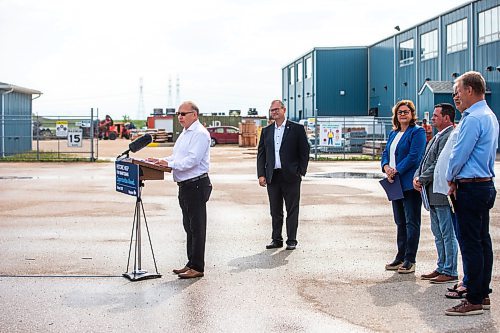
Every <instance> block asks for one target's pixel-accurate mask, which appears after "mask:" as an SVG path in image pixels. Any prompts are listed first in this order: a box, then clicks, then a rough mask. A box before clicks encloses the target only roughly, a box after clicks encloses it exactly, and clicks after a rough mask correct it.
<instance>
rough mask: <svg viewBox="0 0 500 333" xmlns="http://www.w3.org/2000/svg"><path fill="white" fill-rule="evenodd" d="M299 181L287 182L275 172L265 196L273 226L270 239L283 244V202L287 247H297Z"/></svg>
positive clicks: (278, 171)
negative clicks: (267, 199) (266, 196)
mask: <svg viewBox="0 0 500 333" xmlns="http://www.w3.org/2000/svg"><path fill="white" fill-rule="evenodd" d="M300 183H301V181H300V180H299V181H294V182H287V180H286V179H285V177H283V174H282V172H281V171H280V170H275V171H274V173H273V178H272V181H271V183H270V184H267V195H268V196H269V205H270V207H271V218H272V224H273V233H272V239H273V240H274V241H278V242H283V237H282V235H281V232H282V229H283V200H284V201H285V207H286V235H287V241H286V243H287V244H288V245H297V227H298V225H299V202H300Z"/></svg>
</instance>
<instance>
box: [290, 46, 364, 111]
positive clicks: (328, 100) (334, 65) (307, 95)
mask: <svg viewBox="0 0 500 333" xmlns="http://www.w3.org/2000/svg"><path fill="white" fill-rule="evenodd" d="M367 55H368V48H367V47H349V48H342V47H339V48H314V49H313V50H311V51H310V52H308V53H306V54H305V55H304V56H302V57H300V58H298V59H296V60H295V61H293V62H292V63H291V64H289V65H287V66H285V67H284V68H283V69H282V78H283V82H282V87H283V102H284V103H285V105H286V107H287V112H288V117H289V118H290V119H294V120H299V119H306V118H310V117H314V116H316V114H315V110H317V116H318V117H321V116H352V115H359V116H361V115H366V110H367V107H368V104H367V99H366V86H367V84H368V62H367V59H368V58H367Z"/></svg>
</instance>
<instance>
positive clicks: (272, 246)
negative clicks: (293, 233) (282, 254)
mask: <svg viewBox="0 0 500 333" xmlns="http://www.w3.org/2000/svg"><path fill="white" fill-rule="evenodd" d="M280 247H283V242H278V241H272V242H271V244H269V245H266V249H268V250H269V249H277V248H280Z"/></svg>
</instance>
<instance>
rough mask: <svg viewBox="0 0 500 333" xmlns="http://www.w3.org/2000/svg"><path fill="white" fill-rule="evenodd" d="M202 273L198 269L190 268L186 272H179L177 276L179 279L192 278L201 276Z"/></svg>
mask: <svg viewBox="0 0 500 333" xmlns="http://www.w3.org/2000/svg"><path fill="white" fill-rule="evenodd" d="M203 275H205V274H203V273H202V272H198V271H196V270H194V269H192V268H191V269H189V270H188V271H187V272H185V273H181V274H179V278H181V279H193V278H198V277H202V276H203Z"/></svg>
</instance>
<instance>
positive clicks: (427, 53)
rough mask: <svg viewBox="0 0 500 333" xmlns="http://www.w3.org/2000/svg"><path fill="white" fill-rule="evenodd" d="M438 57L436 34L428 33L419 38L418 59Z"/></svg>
mask: <svg viewBox="0 0 500 333" xmlns="http://www.w3.org/2000/svg"><path fill="white" fill-rule="evenodd" d="M437 56H438V32H437V29H436V30H432V31H429V32H427V33H425V34H423V35H422V36H420V58H421V59H422V60H427V59H432V58H436V57H437Z"/></svg>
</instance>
